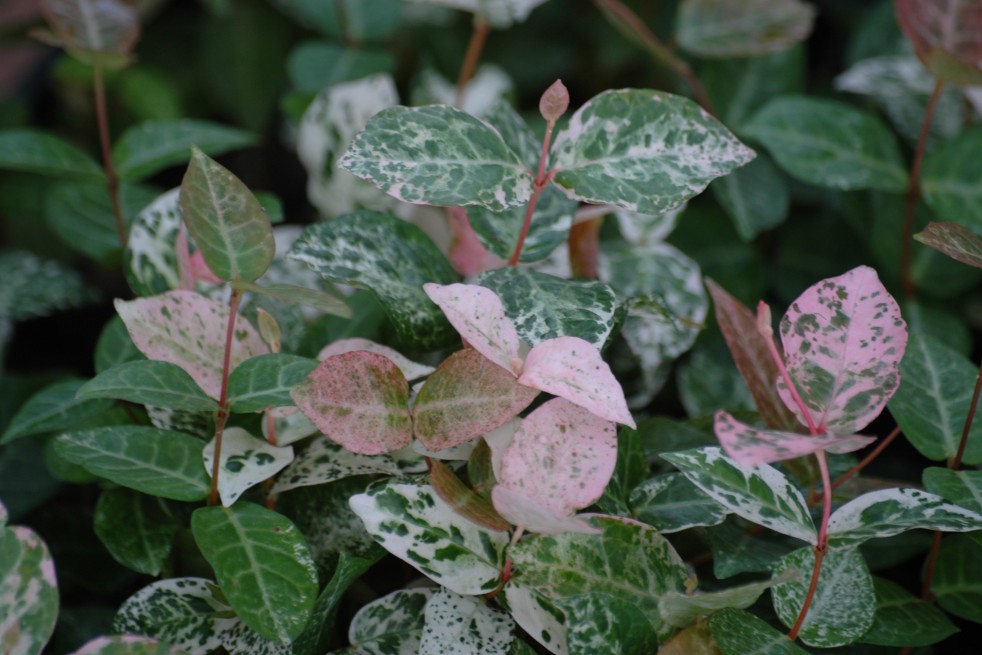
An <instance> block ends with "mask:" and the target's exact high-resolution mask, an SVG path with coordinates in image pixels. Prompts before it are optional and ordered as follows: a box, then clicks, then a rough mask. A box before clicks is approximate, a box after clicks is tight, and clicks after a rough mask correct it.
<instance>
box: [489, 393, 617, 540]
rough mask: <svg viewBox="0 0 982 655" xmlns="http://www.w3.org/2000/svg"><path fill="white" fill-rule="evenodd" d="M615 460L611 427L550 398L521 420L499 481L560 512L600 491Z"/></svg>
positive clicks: (594, 497)
mask: <svg viewBox="0 0 982 655" xmlns="http://www.w3.org/2000/svg"><path fill="white" fill-rule="evenodd" d="M616 463H617V430H616V427H615V425H614V424H613V423H611V422H610V421H606V420H604V419H602V418H600V417H599V416H597V415H596V414H594V413H593V412H590V411H588V410H586V409H584V408H582V407H580V406H578V405H574V404H573V403H571V402H569V401H567V400H563V399H562V398H554V399H552V400H550V401H549V402H547V403H545V404H544V405H542V406H541V407H539V408H538V409H536V410H535V411H534V412H532V413H531V414H529V415H528V416H526V417H525V419H524V420H523V421H522V425H521V427H520V428H519V429H518V432H516V433H515V436H514V438H513V439H512V442H511V444H510V445H509V446H508V448H507V449H506V450H505V454H504V456H503V458H502V461H501V477H500V478H499V479H498V482H500V483H501V484H502V485H503V486H505V487H508V488H510V489H514V490H516V491H519V492H521V493H522V494H524V495H526V496H528V497H529V498H532V499H534V500H535V501H536V503H538V504H539V505H541V506H543V507H545V508H547V509H548V510H549V511H551V512H552V513H554V514H556V515H557V516H564V515H568V514H572V513H573V512H574V511H575V510H577V509H581V508H583V507H587V506H588V505H592V504H593V503H594V502H596V501H597V499H598V498H600V496H601V495H603V492H604V489H605V488H606V487H607V483H608V482H609V481H610V476H611V475H613V473H614V466H615V465H616ZM529 527H532V526H529Z"/></svg>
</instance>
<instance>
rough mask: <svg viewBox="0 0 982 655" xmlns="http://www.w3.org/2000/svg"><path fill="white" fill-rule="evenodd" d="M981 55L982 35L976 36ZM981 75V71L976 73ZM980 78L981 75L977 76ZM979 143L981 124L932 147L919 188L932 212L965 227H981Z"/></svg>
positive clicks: (925, 158)
mask: <svg viewBox="0 0 982 655" xmlns="http://www.w3.org/2000/svg"><path fill="white" fill-rule="evenodd" d="M978 13H979V17H980V18H979V27H980V29H982V11H979V12H978ZM979 45H980V58H982V37H980V39H979ZM979 75H980V76H982V71H980V73H979ZM980 81H982V77H980ZM979 147H982V128H980V127H974V128H971V129H967V130H965V131H964V132H962V133H961V134H959V135H958V138H957V139H952V140H951V141H948V142H946V143H943V144H941V145H940V146H938V147H937V148H932V149H931V150H930V152H928V153H927V154H926V155H925V156H924V168H923V172H922V174H921V188H922V189H923V193H924V202H925V203H927V205H928V207H930V208H931V209H933V210H934V213H935V215H937V216H938V217H939V218H942V219H946V220H953V221H957V222H959V223H961V224H963V225H966V226H968V227H972V228H975V229H978V228H979V227H982V209H979V202H980V201H982V192H980V191H979V188H978V185H979V182H980V181H982V166H980V165H979V162H978V161H977V160H976V159H975V158H974V157H973V156H972V153H973V152H978V148H979Z"/></svg>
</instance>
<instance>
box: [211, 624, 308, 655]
mask: <svg viewBox="0 0 982 655" xmlns="http://www.w3.org/2000/svg"><path fill="white" fill-rule="evenodd" d="M221 636H222V646H223V647H224V648H225V650H226V651H228V653H229V655H292V654H293V652H294V650H293V648H294V647H293V644H281V643H279V642H277V641H274V640H272V639H266V638H265V637H263V636H262V635H260V634H259V633H258V632H256V631H255V630H253V629H252V628H250V627H249V626H248V625H246V624H245V623H243V622H242V621H235V623H234V624H232V625H230V626H229V627H228V628H226V629H225V630H222V633H221Z"/></svg>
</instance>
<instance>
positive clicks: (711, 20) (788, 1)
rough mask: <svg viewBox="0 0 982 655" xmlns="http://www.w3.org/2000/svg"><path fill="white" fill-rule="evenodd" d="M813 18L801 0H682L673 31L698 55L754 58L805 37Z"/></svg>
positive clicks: (684, 46)
mask: <svg viewBox="0 0 982 655" xmlns="http://www.w3.org/2000/svg"><path fill="white" fill-rule="evenodd" d="M814 19H815V9H814V7H812V6H811V5H809V4H807V3H804V2H801V0H740V1H737V2H734V1H733V0H684V1H683V2H682V3H681V5H680V6H679V12H678V16H677V17H676V24H675V32H676V38H677V39H678V41H679V44H680V45H681V46H682V47H683V48H685V49H686V50H688V51H689V52H691V53H693V54H695V55H698V56H700V57H706V58H709V57H755V56H759V55H763V54H767V53H772V52H780V51H782V50H787V49H788V48H790V47H791V46H793V45H794V44H795V43H798V42H799V41H804V40H805V39H806V38H808V35H809V34H810V33H811V28H812V22H813V21H814Z"/></svg>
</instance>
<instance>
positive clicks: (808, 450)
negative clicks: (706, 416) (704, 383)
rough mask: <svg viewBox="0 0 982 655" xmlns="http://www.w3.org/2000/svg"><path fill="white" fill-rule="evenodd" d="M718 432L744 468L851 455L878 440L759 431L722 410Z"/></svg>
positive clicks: (721, 439) (860, 437)
mask: <svg viewBox="0 0 982 655" xmlns="http://www.w3.org/2000/svg"><path fill="white" fill-rule="evenodd" d="M714 428H715V430H716V438H717V439H719V443H720V445H721V446H723V450H725V451H726V454H727V455H729V456H730V457H732V458H733V459H734V460H735V461H736V462H737V463H738V464H740V465H741V466H747V467H751V466H757V465H758V464H768V463H770V462H779V461H782V460H785V459H791V458H793V457H802V456H804V455H810V454H812V453H814V452H817V451H819V450H829V451H832V452H835V453H848V452H851V451H853V450H858V449H860V448H863V447H865V446H867V445H869V444H871V443H872V442H873V441H875V440H876V438H875V437H864V436H862V435H858V434H853V435H838V434H833V433H831V432H828V433H825V434H819V435H807V434H798V433H795V432H784V431H782V430H758V429H757V428H755V427H753V426H750V425H747V424H745V423H741V422H740V421H738V420H736V419H735V418H733V417H732V416H730V415H729V414H727V413H726V412H724V411H722V410H721V411H718V412H716V418H715V422H714Z"/></svg>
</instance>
